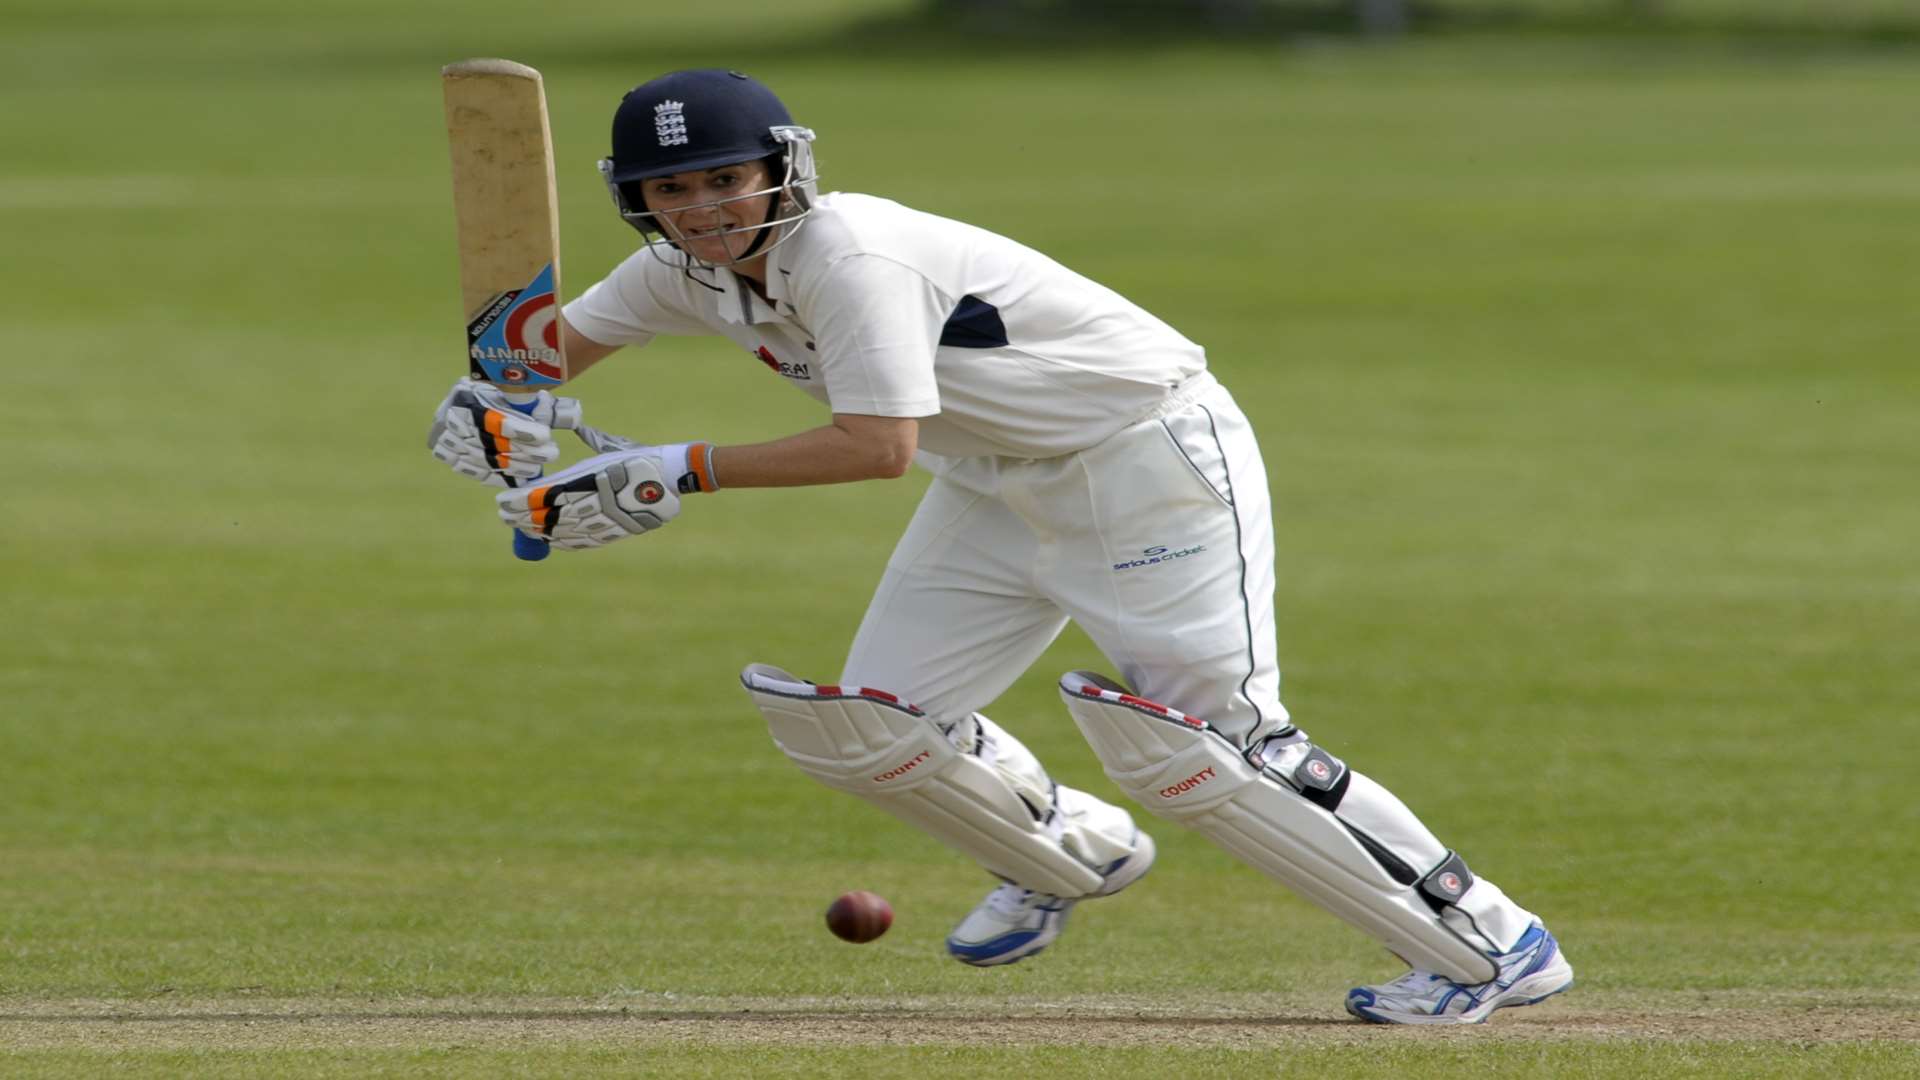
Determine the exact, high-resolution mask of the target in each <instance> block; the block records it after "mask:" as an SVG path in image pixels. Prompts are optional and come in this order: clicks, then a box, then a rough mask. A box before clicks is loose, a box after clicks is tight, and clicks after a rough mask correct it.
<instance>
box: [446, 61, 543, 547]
mask: <svg viewBox="0 0 1920 1080" xmlns="http://www.w3.org/2000/svg"><path fill="white" fill-rule="evenodd" d="M440 84H441V88H442V89H443V90H444V91H445V92H446V102H447V145H448V147H449V148H450V150H451V151H452V155H453V209H454V219H455V223H456V231H457V232H458V234H459V241H460V244H459V246H460V299H461V310H462V312H463V313H464V314H465V315H466V326H467V362H468V367H469V369H470V371H471V373H472V375H473V377H474V378H476V379H481V380H484V381H486V382H490V383H493V384H494V385H496V386H498V387H500V388H501V389H502V390H504V391H506V392H507V400H508V401H509V402H510V403H512V404H513V405H514V407H515V408H519V409H521V410H522V411H530V410H531V409H532V408H533V402H534V394H535V392H536V391H538V390H539V388H541V387H543V386H555V385H558V384H560V383H563V382H565V381H566V380H567V358H566V353H565V351H564V350H563V349H562V347H561V338H560V308H559V304H558V299H559V295H560V208H559V198H558V196H557V195H556V193H555V190H554V183H553V136H552V134H551V133H550V131H549V130H548V127H547V95H546V89H545V87H544V86H542V84H541V82H540V73H539V72H538V71H535V70H534V69H532V68H530V67H528V66H526V65H525V64H516V63H514V62H513V61H511V60H493V59H477V60H462V61H460V62H459V63H457V64H448V65H447V66H446V67H444V68H442V69H440ZM508 483H509V484H511V483H513V481H511V480H509V481H508ZM547 552H548V548H547V542H546V541H545V540H542V539H540V538H539V537H535V536H528V535H527V534H525V533H520V532H516V533H514V535H513V553H514V554H515V555H517V556H519V557H520V558H522V559H527V560H534V559H544V558H546V557H547Z"/></svg>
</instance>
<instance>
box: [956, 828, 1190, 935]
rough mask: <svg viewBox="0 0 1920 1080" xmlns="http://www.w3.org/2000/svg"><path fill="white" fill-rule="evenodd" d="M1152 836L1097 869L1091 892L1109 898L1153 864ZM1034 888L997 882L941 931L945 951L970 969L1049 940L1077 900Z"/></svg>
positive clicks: (1140, 835) (1143, 837) (1138, 837)
mask: <svg viewBox="0 0 1920 1080" xmlns="http://www.w3.org/2000/svg"><path fill="white" fill-rule="evenodd" d="M1153 854H1154V851H1153V837H1151V836H1148V835H1147V834H1146V833H1138V834H1136V836H1135V839H1134V850H1133V854H1131V855H1128V856H1127V857H1126V858H1124V859H1117V860H1115V861H1114V862H1112V863H1110V864H1108V865H1107V866H1106V867H1105V868H1104V869H1103V874H1104V876H1105V881H1103V882H1102V883H1101V885H1100V889H1099V891H1097V892H1095V893H1093V894H1091V896H1112V895H1113V894H1114V893H1117V892H1119V891H1120V890H1121V889H1124V888H1126V887H1127V886H1129V885H1131V884H1133V883H1134V882H1136V881H1138V880H1140V879H1141V878H1142V877H1145V876H1146V873H1147V871H1148V870H1150V869H1152V867H1153ZM1090 898H1091V897H1074V898H1073V899H1071V900H1070V899H1067V898H1066V897H1063V896H1054V895H1052V894H1050V893H1043V892H1034V891H1033V890H1032V889H1023V888H1021V887H1020V886H1018V885H1014V884H1012V883H1008V884H1005V885H1001V886H1000V887H999V888H996V889H994V890H993V891H992V892H990V893H988V894H987V897H986V899H984V900H982V901H980V903H979V906H977V907H975V908H974V909H973V910H972V911H971V912H968V913H967V917H966V918H964V919H961V920H960V925H958V926H956V927H954V928H953V933H951V934H948V935H947V952H948V953H950V954H952V956H953V958H954V959H955V960H958V961H960V962H961V963H963V964H972V965H973V966H974V967H994V966H996V965H999V964H1011V963H1014V962H1016V961H1019V960H1024V959H1026V958H1027V957H1029V956H1032V955H1033V954H1034V953H1037V952H1039V951H1040V950H1041V949H1044V948H1046V947H1047V946H1049V945H1051V944H1053V939H1054V938H1057V937H1059V936H1060V931H1061V930H1062V929H1064V928H1065V927H1066V925H1067V915H1068V914H1069V913H1071V912H1072V911H1073V905H1075V904H1077V903H1079V902H1080V901H1081V900H1082V899H1090Z"/></svg>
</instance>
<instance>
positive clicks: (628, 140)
mask: <svg viewBox="0 0 1920 1080" xmlns="http://www.w3.org/2000/svg"><path fill="white" fill-rule="evenodd" d="M760 160H765V161H766V162H767V165H768V169H767V172H768V176H769V177H770V178H772V179H773V180H775V181H776V186H774V187H768V188H764V189H761V190H759V191H755V192H751V193H748V194H746V195H742V196H738V198H757V197H759V196H763V195H767V194H770V193H773V192H776V191H777V192H779V194H780V197H779V198H777V199H775V200H774V201H773V203H772V205H771V206H770V207H769V210H768V215H767V220H766V221H765V222H763V223H762V224H760V225H757V226H754V229H756V230H758V231H760V236H759V237H757V238H756V240H755V243H754V245H753V247H752V248H751V249H750V250H749V253H748V255H744V256H742V258H747V257H751V256H753V255H759V254H764V253H765V252H766V251H767V250H770V249H771V248H772V247H773V245H774V244H777V243H779V242H780V241H782V240H784V239H786V237H787V236H790V235H792V233H793V231H794V230H793V227H797V226H798V224H799V223H800V221H801V220H802V219H804V218H805V217H806V215H807V214H808V213H809V212H810V211H811V210H812V207H813V199H814V197H815V195H816V193H817V191H818V189H817V187H816V182H817V180H818V175H817V174H816V171H815V169H814V164H813V132H811V131H809V130H807V129H806V128H804V127H800V126H798V125H796V124H795V123H794V122H793V116H792V114H790V113H789V112H788V111H787V107H786V106H785V105H784V104H782V103H781V101H780V99H779V98H778V97H776V96H775V95H774V93H773V91H772V90H769V89H767V87H766V86H765V84H763V83H761V82H760V81H759V80H757V79H754V78H752V77H751V76H748V75H744V74H742V73H740V72H738V71H728V70H726V69H724V68H702V69H698V70H693V71H674V72H669V73H667V74H665V75H662V76H660V77H659V78H657V79H653V80H651V81H648V82H644V83H641V84H640V85H639V86H636V87H634V88H633V89H632V90H630V91H628V92H627V95H626V97H624V98H622V99H621V101H620V107H619V108H618V109H617V110H615V112H614V114H613V153H612V154H611V155H609V156H608V157H607V158H605V159H604V160H602V161H601V162H600V173H601V175H602V176H603V177H605V179H606V182H607V188H608V191H609V192H610V193H611V194H612V196H613V201H614V205H615V207H616V208H617V209H618V210H619V212H620V216H621V218H622V219H624V220H625V221H626V222H627V223H628V224H629V225H632V226H633V227H634V228H635V229H638V230H639V231H640V234H641V235H642V236H644V237H646V238H647V241H648V244H649V245H650V246H651V245H653V244H657V243H665V244H667V245H671V246H674V247H677V246H678V245H675V244H673V241H672V239H671V237H668V236H667V235H666V234H665V230H664V228H663V227H662V225H661V224H660V223H659V222H658V221H657V220H656V219H655V217H654V215H653V214H651V213H649V212H648V211H647V206H646V200H645V198H644V196H643V194H642V191H641V185H640V181H642V180H650V179H654V178H657V177H661V176H671V175H673V174H675V173H682V172H694V171H698V170H702V169H715V168H719V167H720V166H723V165H738V164H741V163H744V162H748V161H760ZM728 201H731V200H728ZM776 232H777V233H779V235H778V237H777V238H775V239H773V240H772V242H771V243H769V242H768V239H769V237H771V236H773V234H774V233H776Z"/></svg>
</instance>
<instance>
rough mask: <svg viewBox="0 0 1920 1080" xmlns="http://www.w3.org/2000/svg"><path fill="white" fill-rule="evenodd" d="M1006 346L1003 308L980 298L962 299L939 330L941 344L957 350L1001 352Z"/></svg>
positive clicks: (968, 297) (964, 297) (969, 296)
mask: <svg viewBox="0 0 1920 1080" xmlns="http://www.w3.org/2000/svg"><path fill="white" fill-rule="evenodd" d="M1006 343H1007V324H1006V323H1004V322H1001V321H1000V309H999V308H997V307H994V306H993V305H992V304H989V303H987V302H986V301H985V300H982V299H980V298H979V297H977V296H972V295H968V296H963V297H961V298H960V302H959V303H958V304H956V305H954V308H953V314H951V315H949V316H947V324H946V325H945V326H943V327H941V328H940V344H942V345H946V346H949V347H952V348H956V349H998V348H1000V347H1001V346H1003V345H1005V344H1006Z"/></svg>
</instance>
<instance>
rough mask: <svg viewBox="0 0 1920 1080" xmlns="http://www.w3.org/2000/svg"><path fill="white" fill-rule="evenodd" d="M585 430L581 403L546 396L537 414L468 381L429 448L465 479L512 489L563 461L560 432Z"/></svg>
mask: <svg viewBox="0 0 1920 1080" xmlns="http://www.w3.org/2000/svg"><path fill="white" fill-rule="evenodd" d="M579 426H580V402H579V401H578V400H577V399H575V398H568V397H555V396H554V395H553V394H551V393H548V392H547V391H545V390H542V391H540V394H539V396H538V398H537V399H536V400H535V401H534V404H533V409H532V410H531V412H527V413H522V412H520V411H519V410H518V409H516V408H514V406H512V405H510V404H508V402H507V396H506V394H505V393H504V392H502V391H501V390H500V388H499V387H496V386H494V385H492V384H490V383H484V382H475V381H474V380H473V379H471V378H464V377H463V378H462V379H461V380H460V381H459V382H457V383H454V384H453V389H452V390H451V391H449V392H448V393H447V397H446V400H445V401H442V402H441V403H440V408H439V409H437V410H435V412H434V414H433V428H432V430H430V431H429V432H428V433H427V447H428V449H430V450H432V451H433V456H434V457H436V458H439V459H440V460H441V461H443V462H445V463H446V464H447V467H448V468H451V469H452V470H453V471H454V472H457V473H459V474H460V475H461V476H466V477H471V478H473V479H475V480H481V481H485V482H486V483H489V484H492V485H493V486H494V487H506V486H508V485H507V479H508V478H509V477H511V478H512V479H514V480H515V481H525V480H531V479H533V478H534V477H536V476H538V475H540V470H541V469H542V468H544V467H545V466H547V465H548V464H550V463H552V462H553V461H556V460H558V459H559V457H560V446H559V444H558V443H555V442H554V441H553V432H554V429H556V428H578V427H579Z"/></svg>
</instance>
